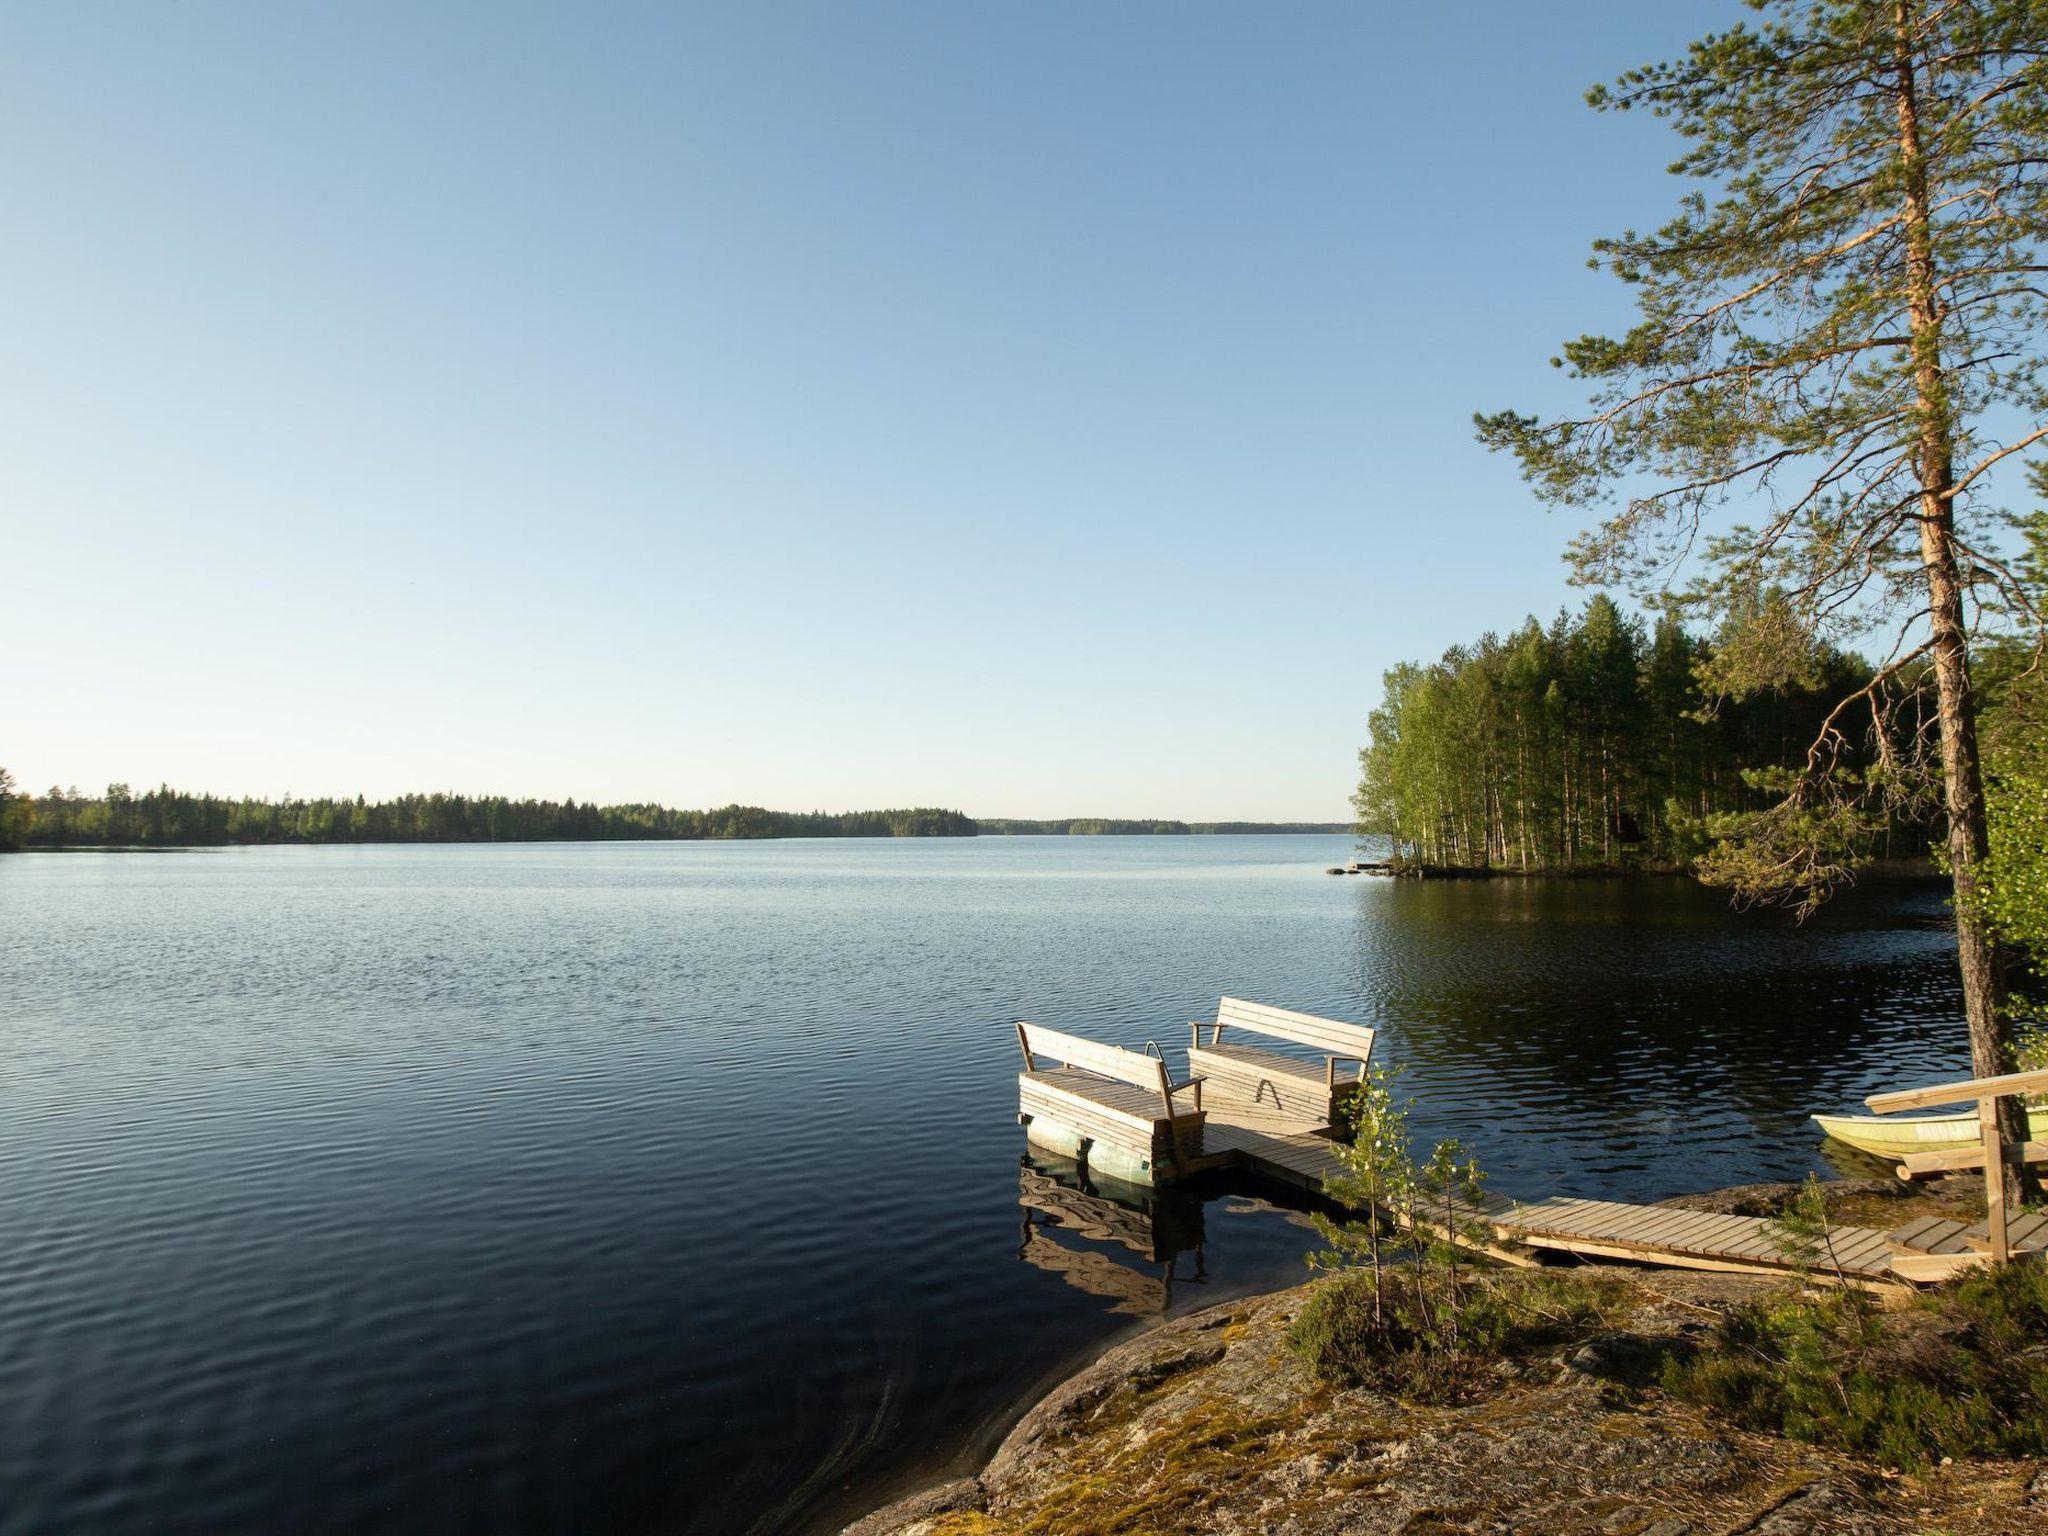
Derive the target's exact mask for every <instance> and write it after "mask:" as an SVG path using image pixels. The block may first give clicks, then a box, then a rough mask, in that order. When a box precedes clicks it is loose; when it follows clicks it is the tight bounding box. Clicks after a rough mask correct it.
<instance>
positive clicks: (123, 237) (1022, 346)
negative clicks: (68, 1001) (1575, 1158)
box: [0, 0, 1742, 819]
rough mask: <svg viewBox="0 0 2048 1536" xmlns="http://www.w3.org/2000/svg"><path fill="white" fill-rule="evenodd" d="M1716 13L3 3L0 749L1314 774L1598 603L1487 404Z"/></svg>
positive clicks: (219, 784) (1539, 327)
mask: <svg viewBox="0 0 2048 1536" xmlns="http://www.w3.org/2000/svg"><path fill="white" fill-rule="evenodd" d="M1740 14H1742V12H1741V9H1740V7H1738V6H1735V5H1733V4H1730V3H1709V0H1700V3H1694V0H1673V3H1670V4H1666V5H1659V6H1654V7H1649V6H1641V5H1636V4H1629V3H1625V0H1613V3H1608V0H1576V3H1560V4H1555V5H1548V6H1528V5H1516V4H1505V3H1495V4H1483V5H1471V6H1463V7H1402V8H1395V7H1391V6H1366V5H1358V4H1311V3H1293V4H1287V5H1282V6H1257V7H1255V6H1245V5H1223V4H1116V5H1106V4H1084V3H1038V4H1032V5H1028V6H1026V5H995V4H965V3H959V0H926V3H921V4H896V3H873V4H860V5H849V4H837V3H827V0H819V3H783V4H761V3H750V4H738V3H734V4H716V5H714V4H699V5H686V6H683V5H653V4H648V5H620V6H612V7H603V8H599V7H572V6H568V5H546V6H543V5H534V4H516V3H509V0H500V3H494V4H491V5H483V4H448V5H439V6H418V5H410V4H395V3H380V4H364V5H352V6H348V7H334V6H317V5H311V4H300V3H280V4H266V5H253V4H250V5H239V6H229V5H220V4H205V3H199V4H189V5H180V6H176V7H171V6H160V5H143V4H131V5H118V6H117V5H102V4H95V3H90V0H76V3H67V4H66V5H63V6H47V7H21V8H16V9H15V10H14V11H12V12H11V13H10V15H9V16H8V18H7V19H6V21H5V23H4V27H0V41H4V46H0V144H4V146H5V154H4V155H0V313H4V316H5V331H4V334H5V338H6V342H5V345H4V346H0V540H4V544H0V547H4V549H5V552H6V563H7V567H8V569H9V571H10V573H11V576H12V580H11V581H10V583H9V589H10V590H9V594H8V597H7V599H6V600H5V602H4V604H0V648H4V656H5V661H4V665H0V763H4V764H5V765H6V766H7V767H9V768H10V769H12V770H13V771H14V772H15V774H16V775H17V777H19V778H20V779H21V780H22V781H23V782H24V783H25V784H27V785H28V786H29V787H31V788H33V789H40V788H42V787H43V786H45V785H47V784H50V783H52V782H59V783H66V784H69V783H78V784H81V785H85V786H96V785H99V784H103V783H105V782H107V781H109V780H114V779H125V780H129V781H131V782H134V783H137V784H138V785H140V784H153V783H156V782H158V781H160V780H167V781H169V782H171V783H174V784H177V785H180V786H183V787H187V788H192V789H202V788H204V789H212V790H216V791H220V792H226V793H235V794H240V793H258V794H278V793H283V792H287V791H290V792H295V793H300V794H318V793H351V794H352V793H355V792H357V791H362V792H365V793H368V794H371V795H373V796H375V795H380V794H387V793H392V792H396V791H400V790H405V789H433V788H451V789H464V790H470V791H479V792H503V793H510V794H537V795H551V796H557V797H559V796H564V795H575V796H576V797H577V798H579V799H591V798H595V799H604V800H618V799H653V800H661V801H665V802H668V803H671V804H681V805H710V804H718V803H724V802H727V801H731V800H746V801H752V802H756V803H761V804H766V805H771V806H779V807H789V808H806V807H812V806H819V807H826V808H845V807H855V806H876V805H903V804H913V803H919V804H944V805H954V806H958V807H960V808H962V809H964V810H967V811H969V812H970V813H976V814H982V815H1017V816H1031V815H1070V814H1093V815H1129V816H1150V815H1159V816H1183V817H1188V818H1212V817H1252V818H1271V819H1297V818H1298V819H1337V818H1340V817H1342V816H1344V815H1345V814H1346V811H1345V804H1346V797H1347V795H1348V794H1349V792H1350V789H1351V785H1352V780H1353V777H1354V768H1355V762H1354V757H1355V753H1356V751H1357V748H1358V746H1359V745H1360V743H1361V741H1362V739H1363V736H1364V731H1365V716H1366V713H1367V711H1368V710H1369V709H1370V708H1371V707H1372V705H1373V704H1374V703H1375V702H1376V700H1377V698H1378V693H1379V678H1380V674H1381V672H1382V671H1383V670H1384V669H1386V668H1387V667H1389V666H1392V665H1393V664H1395V663H1396V662H1399V661H1402V660H1404V659H1411V658H1417V657H1424V656H1430V655H1434V654H1435V653H1437V652H1439V651H1441V650H1442V649H1443V648H1444V647H1445V646H1447V645H1449V644H1451V643H1453V642H1456V641H1459V640H1464V639H1469V638H1471V637H1473V636H1475V635H1476V634H1478V633H1479V632H1481V631H1482V630H1485V629H1488V628H1502V627H1507V626H1510V625H1513V624H1514V623H1516V622H1518V621H1519V620H1520V619H1521V617H1522V616H1523V615H1524V614H1525V613H1528V612H1530V611H1535V612H1538V613H1543V614H1548V613H1550V612H1552V611H1554V610H1555V609H1556V608H1557V607H1558V606H1559V604H1560V603H1564V602H1573V603H1576V602H1577V601H1579V600H1580V598H1581V596H1582V594H1578V593H1575V592H1573V591H1572V590H1571V589H1569V588H1568V587H1567V585H1566V582H1565V576H1564V570H1563V567H1562V565H1561V563H1560V560H1559V552H1560V551H1561V549H1562V548H1563V545H1564V542H1565V539H1566V538H1567V536H1568V535H1569V533H1570V532H1571V531H1572V530H1573V527H1574V526H1575V525H1574V523H1573V522H1572V521H1571V520H1569V519H1568V518H1566V517H1563V516H1559V515H1553V514H1549V513H1546V512H1545V511H1543V510H1542V509H1541V508H1539V507H1538V506H1537V505H1536V503H1535V502H1534V501H1533V499H1532V498H1531V497H1530V496H1529V495H1528V493H1527V492H1526V491H1525V490H1524V489H1523V487H1522V486H1521V484H1520V482H1519V481H1518V479H1517V478H1516V476H1515V473H1514V470H1513V466H1512V465H1511V464H1509V463H1507V462H1505V461H1502V460H1496V459H1492V458H1489V457H1488V456H1487V455H1486V454H1485V453H1484V452H1483V451H1482V450H1480V449H1479V447H1478V446H1477V445H1476V444H1475V443H1474V442H1473V439H1472V432H1471V415H1472V412H1473V411H1475V410H1478V409H1491V408H1498V407H1500V406H1503V405H1515V406H1518V407H1522V408H1535V407H1540V406H1543V405H1548V404H1557V403H1561V402H1562V401H1563V400H1564V399H1565V398H1567V397H1566V396H1565V395H1563V394H1561V393H1560V390H1561V383H1560V381H1559V380H1558V379H1557V378H1556V376H1555V375H1553V374H1552V372H1551V370H1550V369H1549V368H1548V366H1547V359H1548V358H1549V356H1550V355H1551V353H1552V352H1553V351H1554V350H1555V347H1556V344H1557V342H1558V341H1559V340H1560V339H1561V338H1562V337H1564V336H1567V335H1571V334H1576V333H1578V332H1580V331H1583V330H1588V329H1597V328H1603V327H1611V326H1613V325H1616V324H1619V323H1622V322H1623V321H1624V320H1625V319H1626V316H1627V309H1626V295H1625V294H1624V293H1623V292H1622V291H1621V290H1620V289H1619V288H1618V286H1617V285H1615V284H1613V283H1612V282H1611V281H1610V280H1608V279H1605V278H1603V277H1600V276H1599V275H1597V274H1595V273H1591V272H1589V271H1587V270H1586V268H1585V265H1584V261H1585V257H1586V254H1587V249H1588V245H1589V242H1590V241H1591V240H1592V239H1593V237H1595V236H1596V235H1599V234H1601V233H1605V232H1610V231H1613V230H1615V229H1618V228H1620V227H1622V226H1624V225H1627V224H1631V223H1633V224H1646V223H1651V222H1654V221H1655V220H1657V219H1658V218H1659V217H1661V216H1662V215H1663V214H1664V213H1665V211H1666V210H1667V209H1668V208H1669V206H1670V204H1671V201H1672V199H1673V197H1674V196H1675V195H1676V193H1677V191H1678V184H1677V183H1675V182H1674V181H1672V179H1671V178H1669V177H1668V176H1666V175H1665V174H1664V173H1663V166H1664V163H1665V162H1666V161H1667V160H1668V159H1669V158H1670V153H1671V141H1670V139H1669V138H1668V136H1667V134H1666V132H1665V131H1664V130H1663V129H1662V128H1661V127H1659V126H1658V125H1657V124H1656V123H1654V122H1652V121H1650V120H1647V119H1641V118H1635V117H1608V116H1601V115H1597V114H1595V113H1593V112H1591V111H1589V110H1587V109H1586V108H1585V107H1584V105H1583V104H1582V100H1581V97H1582V93H1583V91H1584V89H1585V87H1586V86H1588V85H1590V84H1591V83H1593V82H1594V81H1596V80H1599V79H1603V78H1607V77H1610V76H1612V75H1613V74H1615V73H1617V72H1619V71H1620V70H1622V69H1624V68H1626V67H1628V66H1630V65H1633V64H1636V63H1639V62H1642V61H1644V60H1646V59H1649V58H1654V57H1661V56H1664V55H1667V54H1670V53H1672V52H1675V51H1677V50H1678V49H1680V48H1682V47H1683V45H1684V44H1685V43H1686V42H1687V41H1688V40H1690V39H1691V38H1693V37H1695V36H1697V35H1698V34H1699V33H1701V32H1702V31H1704V30H1707V29H1708V28H1709V27H1711V26H1714V25H1719V24H1723V23H1725V22H1727V21H1729V20H1732V19H1734V18H1736V17H1737V16H1738V15H1740Z"/></svg>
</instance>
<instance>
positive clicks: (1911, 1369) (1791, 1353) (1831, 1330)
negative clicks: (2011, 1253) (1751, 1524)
mask: <svg viewBox="0 0 2048 1536" xmlns="http://www.w3.org/2000/svg"><path fill="white" fill-rule="evenodd" d="M1664 1385H1665V1387H1666V1389H1667V1390H1669V1391H1671V1392H1672V1393H1674V1394H1675V1395H1677V1396H1679V1397H1682V1398H1685V1399H1687V1400H1689V1401H1691V1402H1696V1403H1700V1404H1702V1405H1704V1406H1706V1407H1709V1408H1713V1409H1715V1410H1716V1411H1718V1412H1720V1413H1722V1414H1724V1415H1726V1416H1727V1417H1728V1418H1730V1419H1732V1420H1734V1421H1735V1422H1736V1423H1738V1424H1741V1425H1743V1426H1745V1427H1747V1428H1751V1429H1762V1430H1771V1431H1775V1432H1777V1433H1780V1434H1785V1435H1789V1436H1791V1437H1792V1438H1794V1439H1796V1440H1806V1441H1810V1442H1813V1443H1815V1444H1820V1445H1830V1446H1835V1447H1837V1448H1839V1449H1842V1450H1848V1451H1856V1452H1859V1453H1861V1454H1864V1455H1867V1456H1872V1457H1875V1458H1876V1459H1878V1460H1879V1461H1881V1462H1883V1463H1885V1464H1886V1465H1888V1466H1895V1467H1904V1468H1920V1467H1924V1466H1926V1465H1928V1464H1929V1463H1931V1462H1933V1461H1936V1460H1939V1459H1940V1458H1941V1457H1943V1456H1957V1457H1962V1456H2039V1455H2041V1454H2043V1453H2044V1452H2048V1267H2044V1266H2042V1265H2040V1264H2037V1263H2018V1264H2008V1265H2002V1266H2000V1267H1998V1268H1996V1269H1984V1270H1978V1271H1975V1272H1973V1273H1971V1274H1969V1275H1968V1276H1966V1277H1964V1278H1962V1279H1960V1280H1957V1281H1953V1282H1951V1283H1950V1284H1948V1285H1946V1286H1944V1287H1941V1288H1940V1289H1938V1290H1935V1291H1932V1292H1929V1293H1927V1294H1925V1295H1922V1296H1920V1297H1917V1298H1915V1300H1914V1301H1913V1302H1912V1303H1911V1304H1910V1305H1909V1306H1908V1307H1907V1308H1906V1309H1904V1310H1902V1311H1898V1312H1892V1313H1874V1312H1872V1311H1871V1310H1870V1309H1869V1307H1868V1306H1867V1304H1863V1303H1862V1302H1860V1301H1859V1299H1858V1298H1857V1297H1855V1296H1853V1295H1851V1294H1849V1293H1845V1292H1837V1293H1833V1294H1830V1295H1828V1296H1825V1297H1822V1298H1820V1299H1817V1300H1796V1299H1778V1300H1774V1301H1769V1302H1760V1303H1755V1304H1752V1305H1750V1306H1747V1307H1743V1308H1740V1309H1738V1310H1736V1311H1735V1312H1734V1313H1732V1314H1730V1316H1729V1317H1728V1318H1727V1319H1726V1320H1725V1321H1724V1322H1723V1323H1722V1325H1721V1326H1720V1328H1719V1330H1718V1333H1717V1335H1716V1338H1715V1340H1714V1344H1713V1347H1712V1348H1711V1349H1709V1350H1706V1351H1704V1352H1702V1353H1699V1354H1697V1355H1694V1356H1691V1357H1672V1358H1670V1359H1668V1360H1667V1361H1666V1362H1665V1365H1664Z"/></svg>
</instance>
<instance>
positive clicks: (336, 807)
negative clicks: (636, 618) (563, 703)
mask: <svg viewBox="0 0 2048 1536" xmlns="http://www.w3.org/2000/svg"><path fill="white" fill-rule="evenodd" d="M1345 830H1346V828H1345V826H1344V824H1343V823H1341V822H1255V821H1223V822H1185V821H1125V820H1114V819H1110V818H1104V817H1076V818H1072V819H1068V820H1062V821H1018V820H1006V819H992V820H987V821H976V820H975V819H974V818H973V817H971V816H967V815H965V814H963V813H962V812H960V811H953V810H942V809H936V808H932V807H927V806H918V807H914V808H911V809H907V810H883V811H771V810H765V809H763V808H762V807H760V806H755V805H727V806H720V807H718V808H717V809H715V810H708V811H693V810H677V809H675V808H673V807H670V806H665V805H654V804H649V803H629V804H624V805H598V804H595V803H583V804H579V803H578V802H577V801H575V800H573V799H572V800H513V799H509V798H507V797H506V796H503V795H455V794H426V795H400V796H399V797H397V798H396V799H393V800H377V801H371V800H366V799H364V798H363V797H362V796H361V795H358V796H356V797H355V798H354V799H353V800H349V799H334V798H327V797H320V798H315V799H307V800H300V799H296V798H294V797H292V796H285V797H284V798H282V799H279V800H265V799H255V798H249V797H244V798H241V799H230V798H227V797H225V796H221V795H206V794H198V795H195V794H188V793H186V792H184V791H182V790H175V789H172V788H170V787H169V786H168V785H160V786H159V787H157V788H156V789H151V790H145V791H143V792H142V793H141V794H139V795H138V794H135V793H134V792H132V791H131V790H130V789H129V788H128V786H127V785H125V784H110V785H108V786H107V789H106V792H105V793H104V794H100V795H84V794H80V793H79V792H78V790H77V789H75V788H73V789H57V788H53V789H51V790H49V791H48V792H47V793H45V794H42V795H35V796H31V795H24V794H20V793H18V792H16V791H15V790H14V789H13V786H12V781H11V779H9V778H8V776H7V775H6V772H5V770H0V849H11V848H216V847H233V846H245V845H264V844H282V843H535V842H627V841H646V842H656V841H660V842H693V841H732V840H747V839H759V838H775V837H976V836H984V835H1018V834H1047V833H1051V834H1070V835H1075V836H1083V835H1095V834H1119V833H1156V834H1172V835H1183V836H1184V835H1190V834H1204V833H1229V832H1342V831H1345Z"/></svg>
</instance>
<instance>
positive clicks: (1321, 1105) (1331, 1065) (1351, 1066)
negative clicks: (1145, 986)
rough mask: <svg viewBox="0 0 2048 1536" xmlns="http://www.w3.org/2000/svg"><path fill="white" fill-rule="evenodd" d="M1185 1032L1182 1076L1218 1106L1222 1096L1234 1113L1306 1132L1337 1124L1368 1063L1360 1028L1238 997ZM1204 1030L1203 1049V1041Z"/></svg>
mask: <svg viewBox="0 0 2048 1536" xmlns="http://www.w3.org/2000/svg"><path fill="white" fill-rule="evenodd" d="M1188 1027H1189V1028H1190V1029H1191V1030H1193V1031H1194V1039H1193V1042H1192V1043H1191V1044H1190V1045H1189V1047H1188V1071H1189V1072H1191V1073H1199V1074H1201V1075H1202V1076H1204V1077H1206V1078H1207V1079H1209V1081H1210V1084H1211V1091H1212V1092H1213V1093H1215V1094H1217V1095H1218V1097H1219V1102H1220V1101H1221V1099H1222V1098H1223V1097H1225V1096H1227V1098H1228V1100H1229V1102H1230V1104H1231V1107H1232V1109H1233V1110H1234V1111H1235V1110H1240V1109H1242V1110H1248V1111H1249V1112H1251V1113H1252V1114H1255V1115H1256V1116H1258V1117H1259V1118H1261V1119H1270V1120H1272V1121H1273V1122H1274V1123H1276V1124H1279V1125H1283V1126H1285V1125H1295V1126H1299V1127H1301V1128H1303V1129H1311V1128H1320V1127H1322V1126H1326V1125H1332V1124H1335V1123H1337V1122H1338V1120H1339V1118H1340V1116H1341V1114H1342V1112H1343V1108H1344V1105H1345V1103H1346V1102H1347V1101H1348V1100H1349V1099H1350V1098H1351V1097H1352V1096H1353V1095H1354V1094H1356V1093H1357V1092H1358V1085H1359V1082H1360V1081H1361V1079H1362V1078H1363V1076H1364V1073H1365V1067H1366V1063H1367V1061H1368V1060H1369V1059H1370V1058H1371V1056H1372V1036H1373V1032H1372V1031H1371V1030H1370V1029H1367V1028H1366V1027H1365V1026H1364V1025H1362V1024H1346V1023H1344V1022H1342V1021H1341V1020H1338V1019H1325V1018H1319V1017H1317V1016H1316V1015H1315V1014H1312V1013H1295V1012H1293V1011H1292V1010H1290V1009H1286V1008H1274V1007H1270V1006H1268V1005H1267V1004H1265V1003H1248V1002H1245V1001H1244V1000H1243V999H1242V998H1235V997H1226V998H1224V999H1223V1000H1222V1002H1220V1003H1219V1004H1218V1005H1217V1008H1216V1017H1215V1019H1214V1020H1213V1021H1212V1022H1210V1023H1206V1024H1191V1025H1189V1026H1188ZM1205 1030H1206V1031H1207V1032H1208V1041H1207V1043H1204V1041H1203V1039H1202V1035H1203V1032H1204V1031H1205ZM1226 1031H1228V1032H1231V1033H1234V1034H1236V1035H1259V1036H1264V1037H1266V1038H1268V1039H1273V1040H1285V1041H1287V1042H1289V1043H1290V1044H1293V1045H1302V1046H1307V1047H1308V1048H1309V1050H1310V1051H1312V1052H1315V1053H1317V1054H1318V1055H1320V1056H1321V1057H1322V1060H1321V1061H1320V1062H1316V1061H1305V1060H1302V1059H1301V1058H1300V1057H1296V1056H1289V1055H1286V1054H1284V1053H1282V1052H1280V1051H1273V1050H1266V1049H1262V1048H1261V1047H1258V1046H1254V1045H1247V1044H1245V1043H1243V1041H1241V1040H1237V1039H1228V1040H1227V1039H1225V1038H1224V1035H1225V1032H1226Z"/></svg>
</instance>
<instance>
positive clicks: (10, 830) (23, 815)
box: [0, 768, 30, 851]
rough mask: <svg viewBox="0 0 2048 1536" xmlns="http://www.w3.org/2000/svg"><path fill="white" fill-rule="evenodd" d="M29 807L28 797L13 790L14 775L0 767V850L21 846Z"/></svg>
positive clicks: (26, 833)
mask: <svg viewBox="0 0 2048 1536" xmlns="http://www.w3.org/2000/svg"><path fill="white" fill-rule="evenodd" d="M29 809H30V803H29V799H28V797H27V796H26V795H21V794H17V793H16V792H15V788H14V775H13V774H11V773H9V772H8V771H7V770H6V769H5V768H0V851H4V850H6V849H10V848H19V847H20V846H21V844H22V839H23V838H25V837H26V836H27V835H28V822H29Z"/></svg>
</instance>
